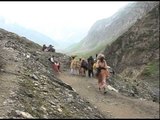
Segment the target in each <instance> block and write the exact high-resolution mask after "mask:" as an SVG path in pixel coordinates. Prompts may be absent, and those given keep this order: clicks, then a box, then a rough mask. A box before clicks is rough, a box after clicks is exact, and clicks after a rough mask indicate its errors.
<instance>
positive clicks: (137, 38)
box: [104, 5, 159, 102]
mask: <svg viewBox="0 0 160 120" xmlns="http://www.w3.org/2000/svg"><path fill="white" fill-rule="evenodd" d="M104 54H105V56H106V60H107V62H108V64H109V65H110V66H112V67H113V69H114V70H115V71H116V73H117V74H118V75H119V77H118V78H116V79H115V80H117V81H116V82H115V84H116V85H117V87H119V89H121V91H123V92H126V93H129V94H130V95H133V96H137V97H138V96H141V97H143V98H145V99H151V100H153V101H157V102H158V101H159V5H157V7H155V8H154V9H153V10H152V11H150V12H149V13H148V14H147V15H146V16H145V17H143V18H142V19H139V20H138V21H137V22H136V23H135V24H134V25H133V26H132V27H131V28H129V30H128V31H127V32H126V33H124V34H123V35H121V36H120V37H119V38H118V39H117V40H116V41H114V42H113V43H112V44H111V45H108V46H107V48H106V49H105V51H104ZM118 84H119V85H118ZM116 85H115V86H116Z"/></svg>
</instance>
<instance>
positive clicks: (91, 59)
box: [87, 56, 94, 77]
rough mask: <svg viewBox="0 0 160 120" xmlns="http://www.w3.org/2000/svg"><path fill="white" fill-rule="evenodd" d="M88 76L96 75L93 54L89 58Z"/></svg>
mask: <svg viewBox="0 0 160 120" xmlns="http://www.w3.org/2000/svg"><path fill="white" fill-rule="evenodd" d="M87 61H88V77H91V76H92V77H94V73H93V64H94V59H93V57H92V56H90V57H89V58H88V59H87Z"/></svg>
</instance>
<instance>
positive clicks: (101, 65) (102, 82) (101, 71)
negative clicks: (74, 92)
mask: <svg viewBox="0 0 160 120" xmlns="http://www.w3.org/2000/svg"><path fill="white" fill-rule="evenodd" d="M97 58H98V60H97V63H96V68H97V73H96V77H97V79H98V87H99V90H101V89H103V90H104V93H106V79H107V78H108V77H109V72H108V69H107V62H106V61H105V59H104V58H105V57H104V55H103V54H99V55H98V56H97Z"/></svg>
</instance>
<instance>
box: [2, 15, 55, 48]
mask: <svg viewBox="0 0 160 120" xmlns="http://www.w3.org/2000/svg"><path fill="white" fill-rule="evenodd" d="M0 28H3V29H6V30H8V31H10V32H14V33H16V34H18V35H20V36H24V37H26V38H28V39H30V40H31V41H33V42H35V43H38V44H39V45H41V46H42V45H43V44H46V45H49V44H52V45H53V46H58V43H57V42H56V41H55V40H53V39H52V38H50V37H48V36H46V35H44V34H42V33H40V32H37V31H35V30H31V29H28V28H25V27H23V26H20V25H18V24H8V23H6V22H5V19H4V18H2V17H0Z"/></svg>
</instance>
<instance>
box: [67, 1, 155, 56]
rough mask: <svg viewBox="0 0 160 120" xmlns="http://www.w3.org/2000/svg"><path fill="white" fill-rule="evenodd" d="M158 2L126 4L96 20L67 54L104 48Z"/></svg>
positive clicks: (84, 52) (86, 53)
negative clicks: (109, 15) (115, 11)
mask: <svg viewBox="0 0 160 120" xmlns="http://www.w3.org/2000/svg"><path fill="white" fill-rule="evenodd" d="M157 3H158V2H136V3H131V4H128V5H127V6H126V7H124V8H122V9H120V10H119V11H118V12H117V13H116V14H114V15H113V16H111V17H109V18H106V19H102V20H99V21H97V22H96V23H95V24H94V25H93V26H92V27H91V29H90V30H89V32H88V35H87V36H86V37H85V38H84V39H82V40H81V41H80V42H79V43H78V44H75V45H74V46H72V48H68V49H66V52H67V53H68V54H79V55H94V54H95V53H98V52H100V51H103V50H104V49H105V46H106V45H107V44H110V43H112V42H113V41H115V40H116V39H117V38H118V37H119V36H120V35H122V34H123V33H124V32H126V31H127V30H128V29H129V28H130V27H131V26H132V25H133V24H134V23H135V22H136V21H137V20H138V19H140V18H142V17H143V16H144V15H145V14H146V13H148V12H149V11H150V10H152V8H154V6H155V5H157Z"/></svg>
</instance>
